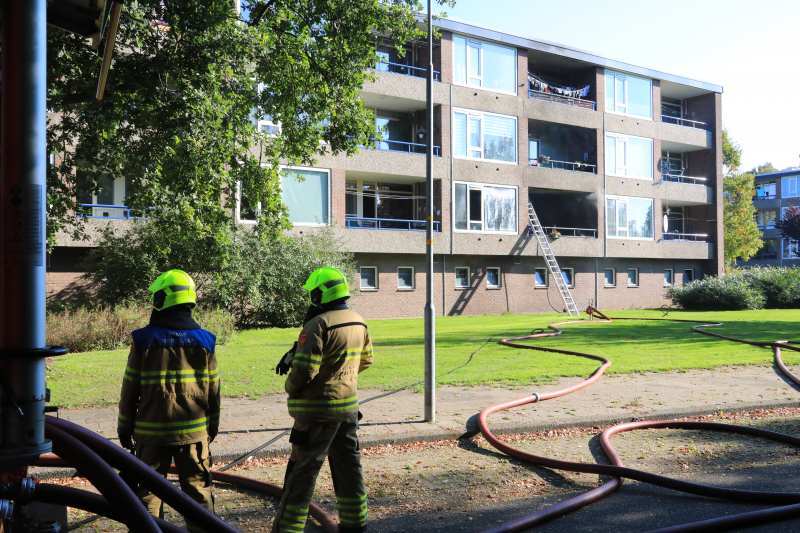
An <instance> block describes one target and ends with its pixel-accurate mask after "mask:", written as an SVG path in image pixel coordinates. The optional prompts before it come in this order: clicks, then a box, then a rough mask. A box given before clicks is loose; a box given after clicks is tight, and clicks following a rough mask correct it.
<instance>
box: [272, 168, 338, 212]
mask: <svg viewBox="0 0 800 533" xmlns="http://www.w3.org/2000/svg"><path fill="white" fill-rule="evenodd" d="M280 169H281V170H308V171H312V172H324V173H326V174H327V175H328V221H327V222H323V223H316V222H292V226H293V227H297V228H302V227H307V228H324V227H325V226H330V224H331V218H333V212H332V207H333V198H331V196H332V195H331V169H329V168H315V167H289V166H283V165H281V167H280ZM281 201H283V185H281ZM260 208H261V205H260V204H259V209H260Z"/></svg>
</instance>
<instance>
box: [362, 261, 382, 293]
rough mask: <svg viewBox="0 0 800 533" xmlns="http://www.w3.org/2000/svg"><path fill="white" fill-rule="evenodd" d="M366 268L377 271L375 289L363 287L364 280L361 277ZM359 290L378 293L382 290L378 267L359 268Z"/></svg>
mask: <svg viewBox="0 0 800 533" xmlns="http://www.w3.org/2000/svg"><path fill="white" fill-rule="evenodd" d="M365 268H371V269H373V270H374V271H375V286H374V287H364V286H363V285H362V283H363V281H364V278H363V277H362V276H361V271H362V270H364V269H365ZM358 288H359V289H360V290H362V291H377V290H378V289H379V288H380V283H379V282H378V267H377V266H362V267H358Z"/></svg>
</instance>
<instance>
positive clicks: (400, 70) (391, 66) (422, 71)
mask: <svg viewBox="0 0 800 533" xmlns="http://www.w3.org/2000/svg"><path fill="white" fill-rule="evenodd" d="M375 70H377V71H378V72H391V73H392V74H400V75H401V76H411V77H414V78H424V77H425V76H426V75H427V74H428V69H426V68H420V67H412V66H411V65H403V64H402V63H390V62H388V61H380V62H378V63H376V64H375ZM433 81H439V71H438V70H434V71H433Z"/></svg>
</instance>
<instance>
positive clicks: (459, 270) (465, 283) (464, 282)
mask: <svg viewBox="0 0 800 533" xmlns="http://www.w3.org/2000/svg"><path fill="white" fill-rule="evenodd" d="M469 286H470V283H469V267H456V289H469Z"/></svg>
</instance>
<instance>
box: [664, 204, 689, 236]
mask: <svg viewBox="0 0 800 533" xmlns="http://www.w3.org/2000/svg"><path fill="white" fill-rule="evenodd" d="M664 217H665V218H664V233H688V232H687V231H686V225H685V224H684V221H685V220H686V219H685V217H684V209H683V207H667V208H665V209H664Z"/></svg>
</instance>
